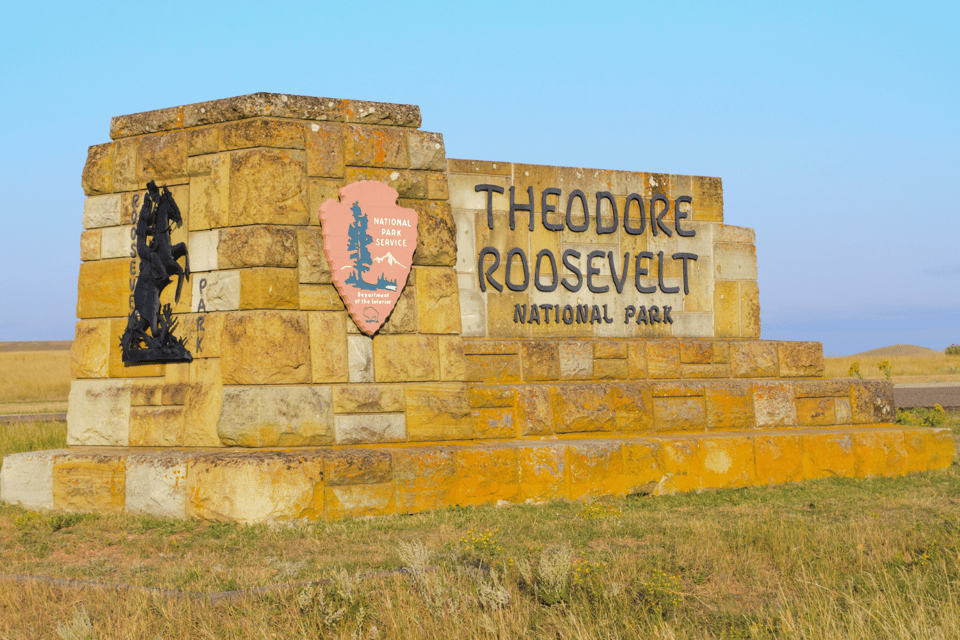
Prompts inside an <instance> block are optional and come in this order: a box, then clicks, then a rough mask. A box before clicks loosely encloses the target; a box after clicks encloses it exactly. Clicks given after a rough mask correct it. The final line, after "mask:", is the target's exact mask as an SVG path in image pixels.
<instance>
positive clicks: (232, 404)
mask: <svg viewBox="0 0 960 640" xmlns="http://www.w3.org/2000/svg"><path fill="white" fill-rule="evenodd" d="M331 395H332V392H331V389H330V387H328V386H241V387H224V389H223V408H222V409H221V411H220V420H219V421H218V422H217V433H218V434H219V435H220V441H221V442H223V444H225V445H226V446H238V447H303V446H319V445H324V444H332V443H333V440H334V437H333V435H334V434H333V410H332V398H331Z"/></svg>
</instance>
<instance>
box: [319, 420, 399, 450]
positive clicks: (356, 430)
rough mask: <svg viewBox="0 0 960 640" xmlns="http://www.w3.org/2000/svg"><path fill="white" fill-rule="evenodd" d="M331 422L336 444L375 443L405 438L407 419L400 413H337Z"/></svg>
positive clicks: (397, 440)
mask: <svg viewBox="0 0 960 640" xmlns="http://www.w3.org/2000/svg"><path fill="white" fill-rule="evenodd" d="M333 424H334V439H335V441H336V443H337V444H375V443H380V442H403V441H404V440H406V439H407V419H406V416H405V415H404V414H402V413H362V414H353V415H337V416H335V417H334V420H333Z"/></svg>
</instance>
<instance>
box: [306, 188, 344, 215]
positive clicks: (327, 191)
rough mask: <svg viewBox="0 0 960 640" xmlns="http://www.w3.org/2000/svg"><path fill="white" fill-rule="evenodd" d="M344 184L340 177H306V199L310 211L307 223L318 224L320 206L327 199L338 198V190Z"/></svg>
mask: <svg viewBox="0 0 960 640" xmlns="http://www.w3.org/2000/svg"><path fill="white" fill-rule="evenodd" d="M343 185H344V180H343V179H342V178H308V179H307V200H308V202H309V206H308V207H307V210H308V211H309V212H310V219H309V220H308V222H309V224H311V225H314V226H318V227H319V226H320V214H319V212H320V206H321V205H322V204H323V203H324V202H326V201H327V200H337V199H339V197H340V196H339V194H338V191H339V189H340V187H342V186H343Z"/></svg>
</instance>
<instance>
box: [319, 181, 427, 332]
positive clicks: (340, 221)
mask: <svg viewBox="0 0 960 640" xmlns="http://www.w3.org/2000/svg"><path fill="white" fill-rule="evenodd" d="M337 193H338V194H339V196H340V201H339V202H337V201H336V200H327V201H326V202H324V203H323V205H321V206H320V223H321V224H322V225H323V249H324V252H325V253H326V254H327V262H328V263H329V264H330V271H331V273H332V274H333V284H334V285H335V286H336V287H337V291H339V292H340V297H341V298H343V302H344V303H345V304H346V306H347V312H348V313H349V314H350V317H351V318H353V321H354V322H355V323H357V327H358V328H359V329H360V331H362V332H363V333H365V334H367V335H373V334H374V333H376V332H377V331H378V330H379V329H380V327H381V326H383V323H384V322H386V321H387V317H389V315H390V312H392V311H393V308H394V307H395V306H396V304H397V300H399V299H400V293H401V292H402V291H403V287H404V286H405V285H406V284H407V276H408V275H409V274H410V267H411V265H412V263H413V252H414V251H415V250H416V248H417V212H416V211H414V210H413V209H404V208H403V207H400V206H398V205H397V195H398V194H397V190H396V189H394V188H393V187H391V186H389V185H386V184H383V183H382V182H376V181H374V180H362V181H360V182H354V183H353V184H348V185H347V186H345V187H341V188H340V190H339V191H338V192H337Z"/></svg>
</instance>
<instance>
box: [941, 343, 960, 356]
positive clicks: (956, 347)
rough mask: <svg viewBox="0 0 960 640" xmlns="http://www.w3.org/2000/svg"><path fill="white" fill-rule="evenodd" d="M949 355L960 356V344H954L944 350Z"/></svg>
mask: <svg viewBox="0 0 960 640" xmlns="http://www.w3.org/2000/svg"><path fill="white" fill-rule="evenodd" d="M943 352H944V353H945V354H947V355H948V356H960V344H952V345H950V346H949V347H947V348H946V349H944V350H943Z"/></svg>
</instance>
